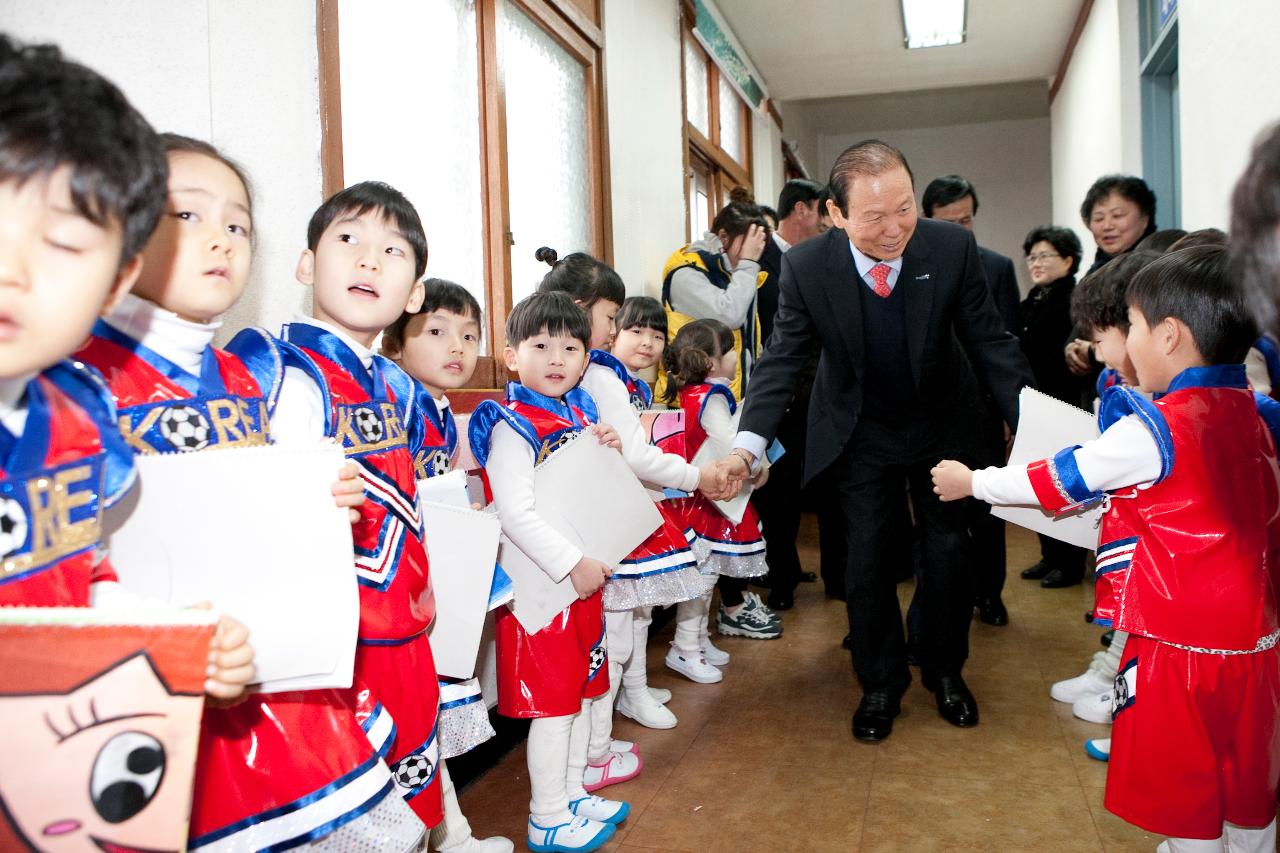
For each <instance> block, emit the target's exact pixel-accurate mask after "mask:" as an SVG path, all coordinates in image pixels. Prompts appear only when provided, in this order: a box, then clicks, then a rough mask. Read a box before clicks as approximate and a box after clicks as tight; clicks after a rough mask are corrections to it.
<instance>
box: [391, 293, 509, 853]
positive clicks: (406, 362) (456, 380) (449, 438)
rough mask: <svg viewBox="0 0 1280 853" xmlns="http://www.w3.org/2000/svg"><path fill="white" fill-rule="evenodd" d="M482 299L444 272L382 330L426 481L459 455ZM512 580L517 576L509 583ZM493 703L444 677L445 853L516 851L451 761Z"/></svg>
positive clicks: (480, 729)
mask: <svg viewBox="0 0 1280 853" xmlns="http://www.w3.org/2000/svg"><path fill="white" fill-rule="evenodd" d="M480 320H481V314H480V303H479V302H477V301H476V298H475V297H474V296H472V295H471V293H470V292H469V291H468V290H467V289H466V288H465V287H463V286H462V285H460V284H455V283H454V282H452V281H445V280H444V279H439V278H429V279H427V280H426V281H425V282H423V300H422V307H421V308H419V309H418V311H417V312H416V313H409V312H405V313H404V314H402V315H401V316H400V319H398V320H396V321H395V322H394V323H392V324H391V325H390V326H388V327H387V330H386V331H385V332H384V333H383V335H382V354H383V355H385V356H386V357H387V358H390V359H391V360H392V361H394V362H395V363H396V364H398V365H400V366H401V367H402V368H404V370H405V372H406V373H408V374H409V375H410V376H412V377H413V378H414V379H416V380H417V381H418V382H419V385H418V389H417V390H418V394H417V411H418V419H417V420H416V421H415V422H414V423H412V424H410V425H409V428H410V431H411V432H412V431H414V430H415V429H417V430H421V433H422V437H421V438H420V439H419V440H416V441H414V442H413V443H414V444H415V446H416V448H417V449H416V451H415V454H414V460H413V461H414V468H415V469H416V472H417V473H416V476H417V478H418V479H419V480H425V479H427V478H429V477H436V476H440V475H442V474H447V473H449V472H450V471H452V470H453V469H454V466H455V464H456V463H457V459H458V427H457V425H456V424H455V423H454V420H453V411H452V410H451V408H450V406H449V398H448V397H447V396H445V394H446V392H448V391H453V390H456V389H458V388H463V387H465V386H466V384H467V383H468V382H470V381H471V374H472V373H474V372H475V369H476V360H477V358H478V357H479V354H480ZM508 583H510V581H508ZM493 735H494V731H493V726H491V725H490V724H489V709H488V708H487V707H486V706H485V703H484V697H483V696H482V695H481V694H480V680H479V679H478V678H468V679H465V680H459V679H452V678H445V677H444V676H441V677H440V738H439V739H440V758H441V763H440V779H441V783H442V794H443V798H444V820H442V821H441V822H440V823H439V824H437V825H436V827H435V829H433V830H432V832H431V841H432V848H433V849H434V850H436V851H438V853H510V851H511V850H513V849H514V845H512V843H511V842H510V841H509V840H507V839H506V838H501V837H494V838H475V837H474V836H472V834H471V824H470V823H468V822H467V818H466V815H464V814H463V813H462V808H461V806H459V804H458V794H457V792H456V791H455V790H454V787H453V780H452V779H450V778H449V768H448V766H447V765H446V764H445V761H444V760H445V759H449V758H453V757H455V756H458V755H462V754H464V753H466V752H470V751H471V750H472V749H475V748H476V747H477V746H479V745H480V744H482V743H484V742H485V741H487V740H488V739H489V738H491V737H493Z"/></svg>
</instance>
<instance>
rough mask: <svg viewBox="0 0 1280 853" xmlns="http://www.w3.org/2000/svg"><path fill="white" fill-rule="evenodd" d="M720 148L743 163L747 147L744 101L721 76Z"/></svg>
mask: <svg viewBox="0 0 1280 853" xmlns="http://www.w3.org/2000/svg"><path fill="white" fill-rule="evenodd" d="M719 79H720V147H721V148H723V149H724V153H726V154H728V155H729V156H730V157H732V158H733V159H734V160H735V161H737V162H739V163H742V162H743V158H744V157H745V156H746V145H744V144H743V141H742V99H741V98H739V97H738V93H737V92H735V91H734V90H733V87H732V86H730V85H729V83H728V82H727V81H726V80H725V79H724V75H723V74H722V75H720V78H719Z"/></svg>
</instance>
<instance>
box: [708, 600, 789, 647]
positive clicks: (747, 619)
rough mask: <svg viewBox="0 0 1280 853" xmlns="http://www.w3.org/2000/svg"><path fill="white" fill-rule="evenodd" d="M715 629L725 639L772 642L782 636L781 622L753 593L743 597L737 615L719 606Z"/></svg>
mask: <svg viewBox="0 0 1280 853" xmlns="http://www.w3.org/2000/svg"><path fill="white" fill-rule="evenodd" d="M774 620H777V621H774ZM716 627H717V628H718V629H719V631H720V633H721V634H723V635H724V636H726V637H749V638H751V639H753V640H774V639H777V638H778V637H781V636H782V620H781V619H779V618H778V615H777V614H776V613H774V612H773V611H772V610H769V609H768V608H767V607H765V605H764V604H763V603H762V602H761V601H760V598H759V596H757V595H756V594H755V593H753V592H748V593H746V594H744V595H743V602H742V606H741V607H740V608H738V612H737V613H730V612H729V611H728V610H727V609H726V608H725V606H724V605H723V604H721V605H720V609H719V611H718V612H717V613H716Z"/></svg>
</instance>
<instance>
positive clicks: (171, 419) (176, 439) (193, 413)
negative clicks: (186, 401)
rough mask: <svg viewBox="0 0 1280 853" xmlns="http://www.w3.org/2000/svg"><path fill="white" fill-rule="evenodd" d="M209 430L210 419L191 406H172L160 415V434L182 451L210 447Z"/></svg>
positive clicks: (187, 451) (188, 451)
mask: <svg viewBox="0 0 1280 853" xmlns="http://www.w3.org/2000/svg"><path fill="white" fill-rule="evenodd" d="M209 430H210V427H209V421H208V420H207V419H206V418H205V416H204V415H203V414H201V412H200V410H199V409H194V408H192V407H191V406H171V407H169V408H168V409H165V411H164V414H163V415H161V416H160V434H161V435H163V436H164V438H165V440H166V441H168V442H169V443H170V444H172V445H173V447H174V449H175V450H178V451H180V452H182V453H190V452H192V451H195V450H204V449H205V448H206V447H208V446H209Z"/></svg>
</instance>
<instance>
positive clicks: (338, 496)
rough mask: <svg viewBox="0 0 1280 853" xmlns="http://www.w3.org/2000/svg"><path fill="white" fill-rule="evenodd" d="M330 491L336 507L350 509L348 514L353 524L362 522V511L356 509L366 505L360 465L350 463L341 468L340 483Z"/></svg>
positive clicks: (335, 484)
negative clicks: (363, 504)
mask: <svg viewBox="0 0 1280 853" xmlns="http://www.w3.org/2000/svg"><path fill="white" fill-rule="evenodd" d="M329 491H331V492H333V503H334V506H345V507H350V509H348V510H347V512H348V514H349V515H350V516H351V523H352V524H355V523H356V522H357V521H359V520H360V511H359V510H357V509H356V507H358V506H360V505H361V504H362V503H364V481H363V480H361V479H360V466H359V465H357V464H356V463H354V462H348V463H347V464H345V465H343V466H342V467H341V468H339V469H338V482H336V483H334V484H333V488H331V489H330V490H329Z"/></svg>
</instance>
